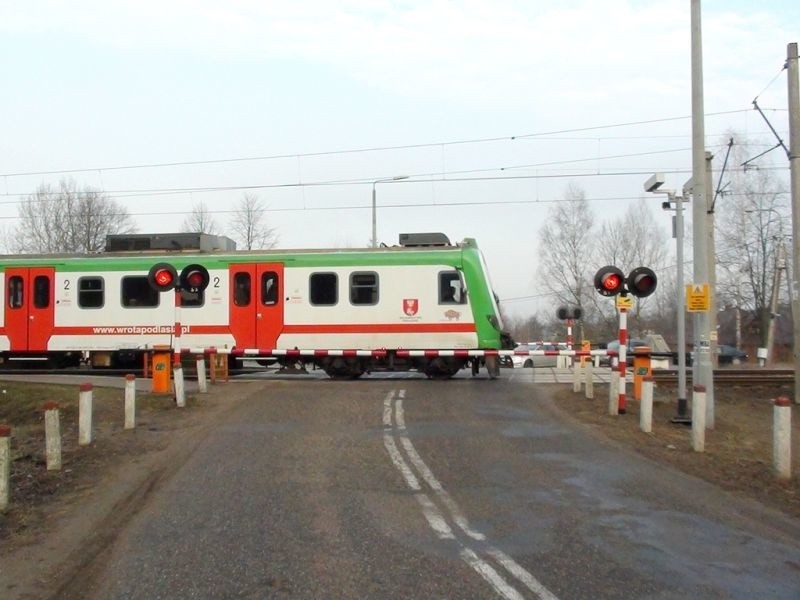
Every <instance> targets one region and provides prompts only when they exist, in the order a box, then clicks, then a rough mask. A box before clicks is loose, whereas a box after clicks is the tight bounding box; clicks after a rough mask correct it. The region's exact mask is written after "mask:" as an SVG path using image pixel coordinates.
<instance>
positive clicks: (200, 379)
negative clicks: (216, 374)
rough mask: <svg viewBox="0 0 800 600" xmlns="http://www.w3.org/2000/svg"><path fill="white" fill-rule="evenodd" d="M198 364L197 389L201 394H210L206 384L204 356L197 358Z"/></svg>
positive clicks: (199, 355) (200, 355)
mask: <svg viewBox="0 0 800 600" xmlns="http://www.w3.org/2000/svg"><path fill="white" fill-rule="evenodd" d="M196 361H197V362H196V364H197V389H198V390H199V391H200V393H201V394H205V393H207V392H208V384H206V360H205V358H204V357H203V355H202V354H198V355H197V357H196Z"/></svg>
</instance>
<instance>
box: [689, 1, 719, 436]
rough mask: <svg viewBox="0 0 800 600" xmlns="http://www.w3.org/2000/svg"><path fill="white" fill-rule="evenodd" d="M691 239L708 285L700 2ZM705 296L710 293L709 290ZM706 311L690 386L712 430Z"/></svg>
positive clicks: (694, 25) (697, 320)
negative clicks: (696, 389) (702, 400)
mask: <svg viewBox="0 0 800 600" xmlns="http://www.w3.org/2000/svg"><path fill="white" fill-rule="evenodd" d="M691 30H692V179H693V183H694V186H693V189H692V202H693V206H692V240H693V242H694V285H703V284H708V243H707V242H708V239H707V236H706V231H705V229H706V213H707V212H708V208H707V204H706V164H705V163H706V148H705V120H704V112H703V111H704V107H703V35H702V25H701V10H700V0H692V14H691ZM709 294H710V295H711V296H713V295H714V290H712V289H710V288H709ZM708 321H709V320H708V312H705V311H703V312H697V313H695V317H694V350H695V352H694V356H695V361H694V366H693V368H692V380H693V383H694V385H702V386H704V387H705V389H706V394H707V395H706V427H707V428H708V429H713V428H714V373H713V371H712V369H711V356H710V352H709V350H710V348H709V345H710V343H711V340H710V337H711V336H710V330H709V326H708Z"/></svg>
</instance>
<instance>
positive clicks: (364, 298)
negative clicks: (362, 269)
mask: <svg viewBox="0 0 800 600" xmlns="http://www.w3.org/2000/svg"><path fill="white" fill-rule="evenodd" d="M350 303H351V304H377V303H378V274H377V273H351V274H350Z"/></svg>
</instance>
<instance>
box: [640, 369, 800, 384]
mask: <svg viewBox="0 0 800 600" xmlns="http://www.w3.org/2000/svg"><path fill="white" fill-rule="evenodd" d="M687 375H688V379H689V381H691V369H687ZM653 381H655V382H656V383H678V370H677V369H668V370H667V369H665V370H661V369H659V370H655V371H653ZM714 383H715V384H724V385H764V384H766V385H782V384H787V383H794V370H792V369H714Z"/></svg>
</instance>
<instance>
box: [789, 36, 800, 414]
mask: <svg viewBox="0 0 800 600" xmlns="http://www.w3.org/2000/svg"><path fill="white" fill-rule="evenodd" d="M786 70H787V71H788V77H787V79H788V84H789V86H788V87H789V170H790V172H791V194H792V292H793V293H792V294H791V296H792V317H793V320H794V336H793V338H794V339H793V342H794V343H793V350H792V354H793V357H794V401H795V404H800V280H798V276H797V274H798V272H800V235H798V232H800V164H798V163H800V83H799V82H798V75H797V42H793V43H791V44H788V45H787V46H786Z"/></svg>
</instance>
